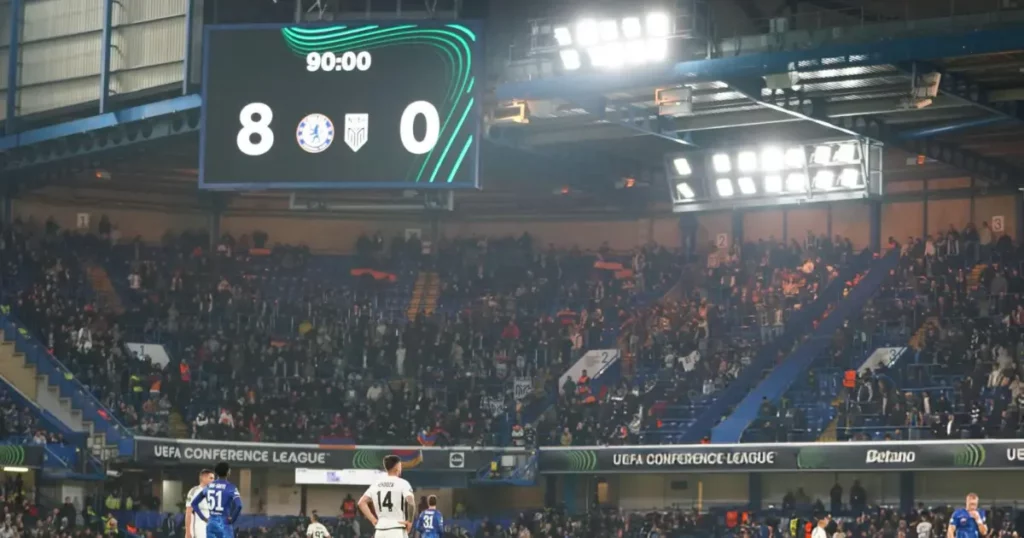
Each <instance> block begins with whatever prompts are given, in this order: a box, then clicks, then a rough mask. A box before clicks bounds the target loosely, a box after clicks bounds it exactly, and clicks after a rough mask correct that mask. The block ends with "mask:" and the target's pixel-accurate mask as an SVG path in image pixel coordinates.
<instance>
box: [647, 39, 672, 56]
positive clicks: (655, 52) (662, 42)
mask: <svg viewBox="0 0 1024 538" xmlns="http://www.w3.org/2000/svg"><path fill="white" fill-rule="evenodd" d="M644 48H646V49H647V61H649V62H663V61H665V58H668V40H666V39H648V40H647V44H646V45H645V47H644Z"/></svg>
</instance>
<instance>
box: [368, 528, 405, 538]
mask: <svg viewBox="0 0 1024 538" xmlns="http://www.w3.org/2000/svg"><path fill="white" fill-rule="evenodd" d="M373 538H406V535H405V529H377V530H376V532H374V533H373Z"/></svg>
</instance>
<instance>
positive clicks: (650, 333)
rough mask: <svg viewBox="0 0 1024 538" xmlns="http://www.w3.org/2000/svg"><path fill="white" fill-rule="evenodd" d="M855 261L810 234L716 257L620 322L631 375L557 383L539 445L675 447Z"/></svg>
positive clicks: (848, 250)
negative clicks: (611, 380) (692, 422)
mask: <svg viewBox="0 0 1024 538" xmlns="http://www.w3.org/2000/svg"><path fill="white" fill-rule="evenodd" d="M852 255H853V248H852V245H851V244H850V242H849V240H846V239H843V238H840V237H836V238H835V239H829V238H828V237H819V236H815V235H813V234H808V237H807V240H806V242H804V243H803V244H800V243H799V242H797V241H792V242H790V243H781V242H778V241H774V240H767V241H759V242H756V243H753V242H750V243H746V244H740V243H737V244H735V245H733V246H732V247H730V248H729V249H727V250H725V251H724V252H718V253H716V254H713V255H712V256H710V257H709V259H708V263H707V266H706V267H704V268H703V269H702V270H700V271H694V270H692V269H691V271H692V272H691V273H690V274H686V273H685V272H684V276H683V279H682V280H681V281H680V283H679V285H678V286H677V287H676V288H675V289H674V290H673V292H672V293H670V294H669V295H668V296H667V297H666V298H665V299H663V300H660V301H657V302H655V303H654V304H652V305H649V306H644V307H642V308H633V309H631V310H630V311H628V313H627V314H625V315H624V316H623V321H624V323H623V333H622V335H621V337H620V338H621V340H620V342H621V343H622V347H623V348H624V349H625V350H626V353H627V355H629V359H630V363H631V366H630V368H632V369H633V371H632V372H627V373H630V374H633V375H631V376H624V377H623V378H622V379H621V380H619V381H618V382H617V383H615V384H613V385H611V386H607V387H601V388H598V389H592V388H591V385H592V383H590V382H589V381H588V380H587V379H578V380H574V379H563V380H561V387H560V388H561V391H560V393H561V398H560V405H559V406H558V408H557V413H556V414H554V415H552V416H550V417H547V419H546V421H545V422H544V423H543V424H542V435H541V436H540V441H541V444H555V445H588V444H634V443H637V442H642V443H666V442H673V440H674V438H675V434H676V433H679V432H680V431H681V430H682V429H685V427H686V425H687V424H688V422H687V421H688V420H689V419H692V418H694V416H695V414H696V413H697V412H698V411H699V410H700V408H701V407H702V406H703V404H704V403H706V402H707V401H708V400H709V399H711V398H713V397H714V395H715V394H716V393H717V391H719V390H721V389H722V388H724V387H726V386H727V385H728V384H729V382H730V381H731V380H733V379H735V378H736V376H737V375H739V372H740V371H742V369H743V368H745V367H747V366H749V365H750V363H751V360H752V359H753V357H754V356H755V355H756V354H757V352H758V351H759V349H760V347H761V346H762V345H764V344H767V343H768V342H771V341H772V340H774V339H775V338H776V337H777V336H778V335H780V334H781V333H782V331H783V329H784V327H785V324H786V323H787V321H788V319H789V318H790V316H791V315H792V314H793V313H794V312H795V311H798V310H799V309H800V308H801V307H802V306H803V305H806V304H810V302H813V301H814V300H816V299H817V297H818V294H819V292H820V290H821V289H822V287H823V286H825V285H827V284H828V283H829V282H830V281H831V280H832V279H833V278H834V277H835V276H836V275H838V273H839V271H840V269H841V268H842V266H843V264H845V263H847V261H848V260H849V259H850V257H851V256H852ZM584 377H586V376H584ZM679 410H682V412H681V415H680V411H679ZM677 415H679V416H677Z"/></svg>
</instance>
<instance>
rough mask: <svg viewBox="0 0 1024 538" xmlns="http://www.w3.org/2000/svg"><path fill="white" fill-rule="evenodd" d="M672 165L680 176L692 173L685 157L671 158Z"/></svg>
mask: <svg viewBox="0 0 1024 538" xmlns="http://www.w3.org/2000/svg"><path fill="white" fill-rule="evenodd" d="M672 167H673V168H675V169H676V173H677V174H679V175H680V176H683V177H686V176H688V175H690V174H692V173H693V169H692V168H690V161H688V160H687V159H686V157H676V158H675V159H672Z"/></svg>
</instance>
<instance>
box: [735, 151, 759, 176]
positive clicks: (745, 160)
mask: <svg viewBox="0 0 1024 538" xmlns="http://www.w3.org/2000/svg"><path fill="white" fill-rule="evenodd" d="M736 167H737V168H739V170H740V172H746V173H750V172H756V171H757V153H754V152H753V151H741V152H740V154H739V155H737V156H736Z"/></svg>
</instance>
